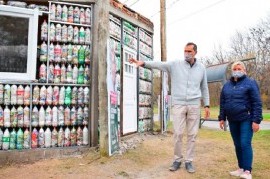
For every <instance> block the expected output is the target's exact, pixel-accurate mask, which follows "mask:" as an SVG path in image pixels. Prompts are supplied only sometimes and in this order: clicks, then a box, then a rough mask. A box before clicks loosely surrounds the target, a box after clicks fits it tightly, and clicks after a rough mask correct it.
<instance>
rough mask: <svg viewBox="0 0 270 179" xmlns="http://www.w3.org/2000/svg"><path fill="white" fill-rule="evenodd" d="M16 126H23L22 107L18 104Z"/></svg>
mask: <svg viewBox="0 0 270 179" xmlns="http://www.w3.org/2000/svg"><path fill="white" fill-rule="evenodd" d="M17 120H18V124H17V125H18V127H23V107H22V106H19V107H18V109H17Z"/></svg>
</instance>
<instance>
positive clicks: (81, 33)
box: [79, 27, 85, 44]
mask: <svg viewBox="0 0 270 179" xmlns="http://www.w3.org/2000/svg"><path fill="white" fill-rule="evenodd" d="M84 42H85V30H84V28H83V27H81V28H80V31H79V43H80V44H84Z"/></svg>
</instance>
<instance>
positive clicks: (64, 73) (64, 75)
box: [60, 64, 67, 83]
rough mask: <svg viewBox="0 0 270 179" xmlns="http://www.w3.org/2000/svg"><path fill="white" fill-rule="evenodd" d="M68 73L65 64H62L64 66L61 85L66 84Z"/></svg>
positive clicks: (62, 67)
mask: <svg viewBox="0 0 270 179" xmlns="http://www.w3.org/2000/svg"><path fill="white" fill-rule="evenodd" d="M66 71H67V69H66V66H65V64H62V66H61V78H60V81H61V83H66V78H67V77H66V75H67V74H66Z"/></svg>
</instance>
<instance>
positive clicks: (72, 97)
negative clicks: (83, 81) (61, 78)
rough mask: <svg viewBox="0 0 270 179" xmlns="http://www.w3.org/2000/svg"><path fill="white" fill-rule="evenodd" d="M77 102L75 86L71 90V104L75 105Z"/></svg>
mask: <svg viewBox="0 0 270 179" xmlns="http://www.w3.org/2000/svg"><path fill="white" fill-rule="evenodd" d="M77 101H78V88H77V87H76V86H75V87H73V88H72V94H71V104H72V105H77Z"/></svg>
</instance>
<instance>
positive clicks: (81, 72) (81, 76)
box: [77, 65, 84, 84]
mask: <svg viewBox="0 0 270 179" xmlns="http://www.w3.org/2000/svg"><path fill="white" fill-rule="evenodd" d="M77 83H78V84H83V83H84V68H83V66H82V65H81V66H80V67H79V70H78V79H77Z"/></svg>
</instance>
